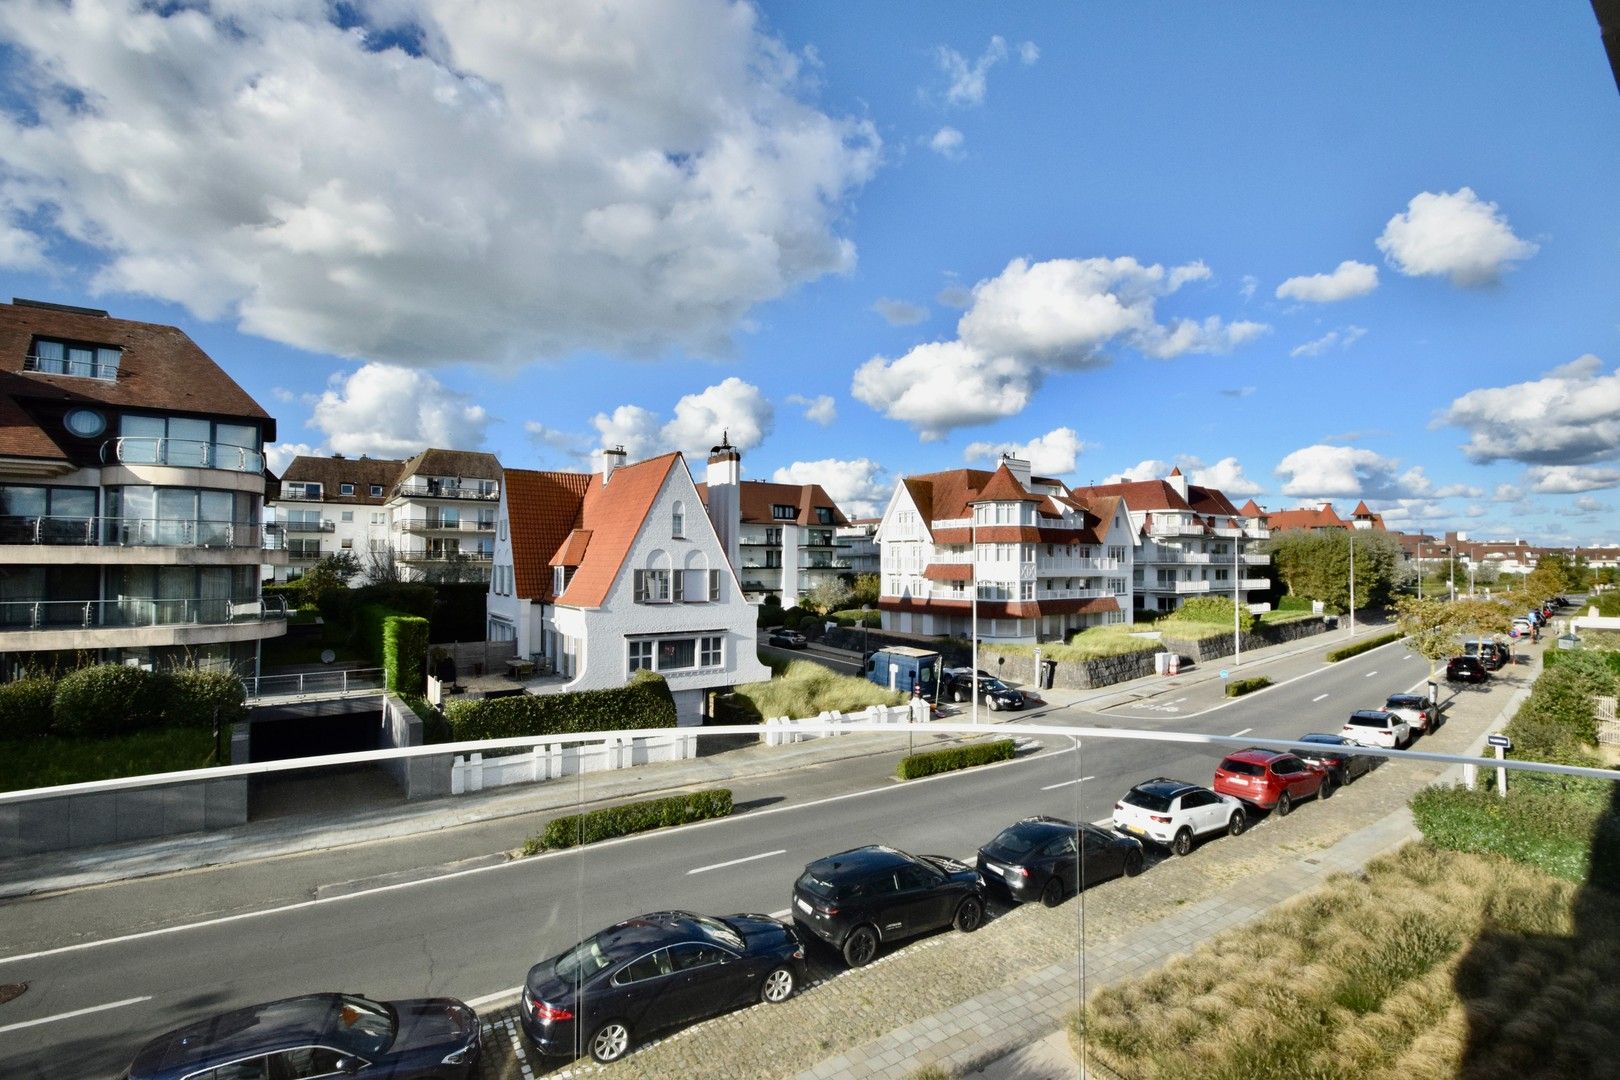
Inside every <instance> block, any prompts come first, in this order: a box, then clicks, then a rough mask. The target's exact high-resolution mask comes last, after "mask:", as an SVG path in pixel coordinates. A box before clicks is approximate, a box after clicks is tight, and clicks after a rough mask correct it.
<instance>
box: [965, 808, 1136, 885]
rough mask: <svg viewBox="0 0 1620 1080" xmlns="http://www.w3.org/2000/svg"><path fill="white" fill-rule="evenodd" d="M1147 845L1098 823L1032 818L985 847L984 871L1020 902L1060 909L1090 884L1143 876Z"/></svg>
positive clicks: (986, 877)
mask: <svg viewBox="0 0 1620 1080" xmlns="http://www.w3.org/2000/svg"><path fill="white" fill-rule="evenodd" d="M1142 866H1143V856H1142V844H1141V842H1140V841H1139V840H1136V839H1134V838H1132V837H1129V836H1120V835H1119V834H1118V833H1112V832H1109V831H1107V830H1106V829H1099V828H1097V826H1095V825H1076V824H1075V823H1074V822H1072V821H1064V820H1063V819H1062V818H1055V817H1044V816H1042V817H1027V818H1024V819H1023V820H1022V821H1018V822H1015V823H1013V824H1012V825H1009V826H1007V827H1006V828H1005V829H1002V830H1001V832H1000V833H998V834H997V835H996V838H995V839H994V840H992V841H990V842H989V843H988V844H986V845H984V847H982V848H980V849H979V873H981V874H983V875H984V880H985V881H986V882H987V883H989V884H991V885H999V886H1001V887H1002V888H1004V889H1006V891H1007V893H1008V895H1010V896H1011V897H1012V898H1013V899H1014V900H1034V899H1036V898H1037V897H1038V898H1039V899H1040V901H1041V903H1043V904H1045V905H1046V906H1047V907H1057V906H1058V905H1059V904H1061V903H1062V902H1063V898H1064V897H1065V896H1068V895H1070V894H1071V893H1077V892H1079V891H1080V890H1081V889H1082V888H1083V887H1085V886H1087V885H1095V884H1097V883H1098V882H1100V881H1108V880H1109V879H1111V878H1116V877H1119V876H1120V875H1121V874H1124V875H1125V876H1126V877H1135V876H1136V875H1137V874H1140V873H1141V872H1142Z"/></svg>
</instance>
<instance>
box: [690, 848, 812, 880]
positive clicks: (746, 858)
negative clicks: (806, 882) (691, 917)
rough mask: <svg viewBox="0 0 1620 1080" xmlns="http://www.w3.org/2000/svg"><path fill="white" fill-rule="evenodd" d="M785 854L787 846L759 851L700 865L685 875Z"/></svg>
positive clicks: (703, 872)
mask: <svg viewBox="0 0 1620 1080" xmlns="http://www.w3.org/2000/svg"><path fill="white" fill-rule="evenodd" d="M786 854H787V848H778V849H777V850H775V851H764V852H761V853H760V854H758V855H747V856H744V857H743V858H741V859H731V860H730V861H728V862H717V863H714V864H713V865H711V866H700V867H698V868H697V869H695V870H688V871H687V872H686V876H687V877H691V876H692V875H693V874H707V873H708V872H709V871H710V870H724V869H725V868H726V867H728V866H741V865H742V864H743V863H745V862H758V861H759V860H760V859H768V858H770V857H771V856H772V855H786Z"/></svg>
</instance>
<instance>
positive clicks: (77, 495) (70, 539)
mask: <svg viewBox="0 0 1620 1080" xmlns="http://www.w3.org/2000/svg"><path fill="white" fill-rule="evenodd" d="M49 494H50V500H51V507H50V517H49V518H48V519H47V520H46V523H45V526H44V528H42V529H41V530H40V540H41V542H43V543H47V544H50V543H56V544H88V543H90V542H91V541H93V540H94V539H95V520H96V493H95V490H94V489H92V488H52V489H51V490H50V492H49Z"/></svg>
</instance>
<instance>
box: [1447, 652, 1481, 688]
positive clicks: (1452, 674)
mask: <svg viewBox="0 0 1620 1080" xmlns="http://www.w3.org/2000/svg"><path fill="white" fill-rule="evenodd" d="M1490 677H1491V673H1490V670H1489V669H1488V668H1486V666H1485V663H1484V661H1482V660H1481V659H1480V658H1479V657H1477V656H1453V657H1452V658H1451V659H1450V660H1447V661H1446V681H1447V682H1471V683H1482V682H1484V681H1485V680H1486V679H1489V678H1490Z"/></svg>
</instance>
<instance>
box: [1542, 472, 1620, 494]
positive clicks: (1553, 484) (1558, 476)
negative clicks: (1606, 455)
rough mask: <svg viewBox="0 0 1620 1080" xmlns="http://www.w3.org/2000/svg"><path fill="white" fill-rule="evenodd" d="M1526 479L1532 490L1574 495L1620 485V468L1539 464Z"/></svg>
mask: <svg viewBox="0 0 1620 1080" xmlns="http://www.w3.org/2000/svg"><path fill="white" fill-rule="evenodd" d="M1526 479H1528V480H1529V481H1530V490H1531V491H1539V492H1541V493H1543V494H1548V495H1573V494H1575V493H1577V492H1581V491H1599V490H1602V489H1603V488H1612V487H1620V469H1614V468H1602V467H1598V466H1593V465H1537V466H1534V467H1533V468H1531V469H1530V470H1529V472H1528V473H1527V474H1526Z"/></svg>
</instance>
